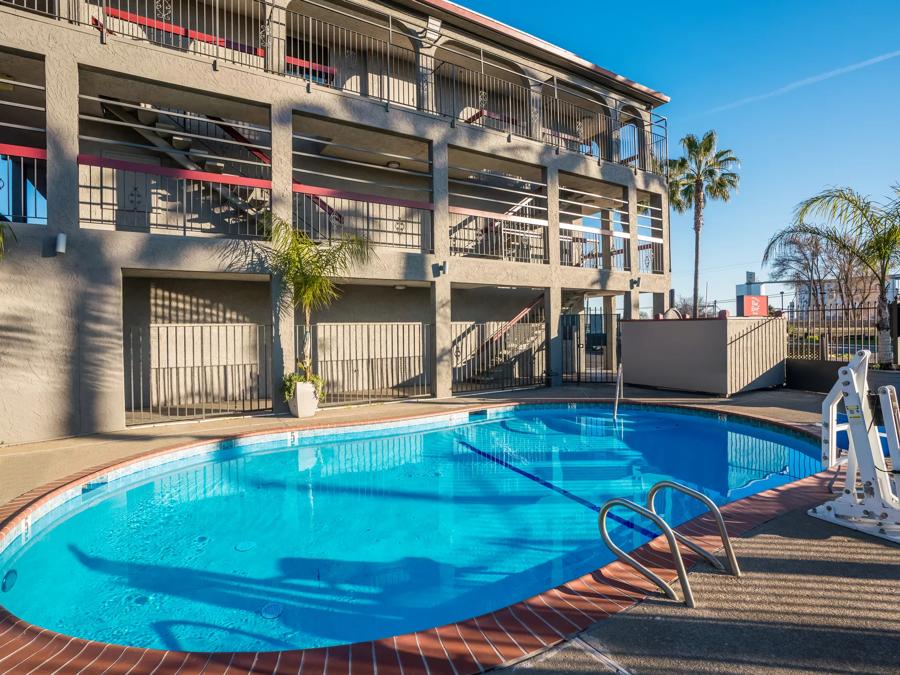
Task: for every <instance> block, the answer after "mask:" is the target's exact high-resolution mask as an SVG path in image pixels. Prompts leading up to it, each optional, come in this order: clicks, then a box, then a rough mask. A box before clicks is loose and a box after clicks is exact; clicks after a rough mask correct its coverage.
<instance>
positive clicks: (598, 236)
mask: <svg viewBox="0 0 900 675" xmlns="http://www.w3.org/2000/svg"><path fill="white" fill-rule="evenodd" d="M629 240H630V235H629V234H628V233H627V232H611V231H609V230H593V229H590V228H586V227H579V226H577V225H563V224H560V226H559V262H560V264H561V265H566V266H568V267H583V268H585V269H592V270H620V271H627V270H630V269H631V251H630V249H629V248H628V242H629Z"/></svg>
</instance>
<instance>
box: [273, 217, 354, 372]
mask: <svg viewBox="0 0 900 675" xmlns="http://www.w3.org/2000/svg"><path fill="white" fill-rule="evenodd" d="M271 232H272V253H271V259H270V267H271V269H272V270H273V271H274V272H275V273H276V274H278V275H279V276H280V277H281V282H282V293H283V295H282V299H283V300H289V301H290V302H291V304H292V305H293V306H294V308H298V307H299V308H302V309H303V326H304V330H305V336H304V340H303V358H302V359H301V361H302V366H303V368H304V369H305V370H306V371H309V369H310V361H311V359H312V354H311V345H310V339H309V336H310V329H311V325H312V311H313V310H314V309H321V308H323V307H327V306H328V305H330V304H331V303H332V302H334V301H335V300H336V299H337V298H338V297H339V296H340V289H339V288H338V286H337V284H336V283H335V277H340V276H342V275H343V274H345V273H346V272H347V271H348V270H349V269H350V268H351V267H352V266H353V264H354V263H359V262H365V261H366V260H367V259H368V257H369V252H370V250H371V249H370V245H369V242H368V241H366V240H365V239H361V238H360V237H353V236H345V237H343V238H341V239H338V240H337V241H336V242H334V243H328V244H326V243H319V242H316V241H314V240H312V239H310V238H309V237H308V236H307V235H306V234H305V233H303V232H299V231H297V230H295V229H294V228H293V226H292V225H291V223H289V222H287V221H286V220H283V219H281V218H278V217H275V216H272V217H271Z"/></svg>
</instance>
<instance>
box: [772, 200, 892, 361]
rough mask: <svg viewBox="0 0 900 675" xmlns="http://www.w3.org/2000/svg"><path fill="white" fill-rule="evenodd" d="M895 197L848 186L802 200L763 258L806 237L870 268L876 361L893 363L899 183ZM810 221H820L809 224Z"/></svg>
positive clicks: (775, 253)
mask: <svg viewBox="0 0 900 675" xmlns="http://www.w3.org/2000/svg"><path fill="white" fill-rule="evenodd" d="M892 190H893V193H894V194H893V196H891V197H889V198H888V199H886V200H885V201H884V202H876V201H874V200H872V199H870V198H869V197H867V196H865V195H862V194H860V193H859V192H857V191H856V190H853V189H852V188H849V187H838V188H829V189H827V190H824V191H822V192H820V193H819V194H817V195H815V196H814V197H810V198H809V199H807V200H805V201H803V202H800V204H799V205H798V206H797V208H796V209H795V210H794V219H793V222H792V223H791V225H790V226H788V227H786V228H785V229H783V230H781V231H780V232H778V233H776V234H775V235H774V236H773V237H772V239H771V240H769V244H768V246H766V250H765V253H764V254H763V262H768V261H769V260H770V259H771V258H772V257H774V256H775V255H777V254H778V252H779V251H780V250H781V249H782V247H784V246H785V245H786V244H787V243H788V242H790V241H791V239H792V238H794V237H797V236H808V237H814V238H816V239H819V240H820V241H822V242H825V243H827V244H829V245H831V246H833V247H834V248H835V249H836V250H837V251H840V252H841V253H844V254H845V255H847V256H849V257H851V258H853V259H855V260H857V261H858V262H859V263H860V264H861V265H862V266H863V267H865V268H866V269H868V270H870V271H871V272H872V274H873V275H874V276H875V279H876V281H877V283H878V310H877V312H878V314H877V323H876V326H877V328H878V354H877V357H876V358H877V360H878V363H879V364H881V365H883V366H888V365H890V363H891V358H892V354H893V349H892V347H891V323H890V317H889V316H888V301H887V290H888V282H889V281H890V274H891V270H893V269H894V268H895V267H897V266H898V265H900V183H898V184H897V185H895V186H893V188H892ZM810 219H821V220H822V221H823V223H822V224H821V225H811V224H809V223H808V222H807V221H808V220H810Z"/></svg>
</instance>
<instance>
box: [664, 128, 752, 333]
mask: <svg viewBox="0 0 900 675" xmlns="http://www.w3.org/2000/svg"><path fill="white" fill-rule="evenodd" d="M717 144H718V138H717V136H716V132H715V131H712V130H710V131H707V132H706V133H705V134H703V138H697V137H696V136H695V135H694V134H688V135H687V136H685V137H684V138H682V139H681V147H682V148H683V149H684V156H683V157H679V158H678V159H670V160H669V203H670V204H671V205H672V208H674V209H675V210H676V211H678V213H684V212H685V211H687V210H688V209H689V208H691V207H693V209H694V301H693V302H694V307H693V309H694V311H693V313H692V315H691V316H694V317H696V316H697V312H698V309H699V302H700V231H701V230H702V229H703V209H704V208H705V206H706V202H707V200H710V201H712V200H716V199H717V200H720V201H723V202H727V201H728V200H729V199H731V196H732V194H734V192H736V191H737V188H738V183H739V182H740V176H739V175H738V174H737V172H736V169H738V168H739V167H740V165H741V163H740V161H739V160H738V158H737V157H735V155H734V153H733V152H732V151H731V150H719V149H718V147H717Z"/></svg>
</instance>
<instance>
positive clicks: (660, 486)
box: [647, 480, 741, 577]
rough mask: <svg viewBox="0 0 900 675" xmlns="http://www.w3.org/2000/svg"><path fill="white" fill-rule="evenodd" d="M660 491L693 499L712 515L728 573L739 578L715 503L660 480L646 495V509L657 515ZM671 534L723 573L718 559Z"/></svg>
mask: <svg viewBox="0 0 900 675" xmlns="http://www.w3.org/2000/svg"><path fill="white" fill-rule="evenodd" d="M662 490H675V491H676V492H680V493H682V494H685V495H687V496H688V497H693V498H694V499H696V500H697V501H699V502H700V503H701V504H703V505H704V506H705V507H706V508H707V510H708V511H709V512H710V513H711V514H712V515H713V518H714V519H715V521H716V527H718V528H719V537H720V538H721V539H722V546H723V547H724V548H725V558H726V560H727V561H728V571H729V572H731V574H733V575H734V576H736V577H739V576H741V568H740V565H738V561H737V556H736V555H735V554H734V547H733V546H732V545H731V537H729V536H728V528H726V527H725V519H724V518H722V512H721V511H720V510H719V507H718V506H716V503H715V502H714V501H713V500H712V499H710V498H709V497H707V496H706V495H705V494H703V493H702V492H698V491H697V490H692V489H691V488H689V487H687V486H685V485H682V484H681V483H676V482H674V481H671V480H661V481H659V482H658V483H656V484H655V485H654V486H653V487H651V488H650V491H649V492H648V493H647V508H648V509H650V510H651V511H652V512H653V513H656V514H657V515H659V512H658V511H657V510H656V495H657V494H659V492H661V491H662ZM672 534H673V535H674V536H675V538H676V539H677V540H678V541H679V542H681V543H682V544H684V545H685V546H687V547H688V548H689V549H691V550H692V551H694V552H695V553H697V554H698V555H700V556H702V557H703V558H704V559H705V560H706V561H707V562H709V564H710V565H712V566H713V567H715V568H716V569H717V570H721V571H723V572H724V571H725V565H723V564H722V563H721V562H720V561H719V559H718V558H716V556H714V555H713V554H712V553H710V552H709V551H707V550H706V549H704V548H703V547H702V546H700V545H698V544H697V543H696V542H694V541H692V540H691V539H689V538H688V537H685V536H684V535H683V534H681V533H680V532H679V531H678V530H673V531H672Z"/></svg>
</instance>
